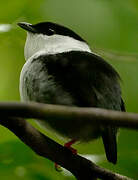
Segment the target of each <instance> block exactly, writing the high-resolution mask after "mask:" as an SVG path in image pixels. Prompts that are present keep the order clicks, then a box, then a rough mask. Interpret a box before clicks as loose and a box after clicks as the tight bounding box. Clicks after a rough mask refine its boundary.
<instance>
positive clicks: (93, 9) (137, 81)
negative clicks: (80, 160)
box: [0, 0, 138, 180]
mask: <svg viewBox="0 0 138 180" xmlns="http://www.w3.org/2000/svg"><path fill="white" fill-rule="evenodd" d="M20 21H26V22H30V23H37V22H40V21H54V22H57V23H60V24H64V25H66V26H68V27H70V28H72V29H73V30H75V31H76V32H77V33H79V34H80V35H81V36H82V37H83V38H84V39H86V40H87V41H88V42H89V44H90V46H91V48H92V49H93V51H95V52H97V53H98V54H100V55H102V57H104V58H105V59H106V60H107V61H109V62H110V63H111V64H112V65H113V66H114V67H115V68H116V69H117V71H118V72H119V73H120V75H121V77H122V90H123V98H124V100H125V103H126V108H127V111H129V112H138V108H137V107H138V1H137V0H121V1H120V0H112V1H109V0H75V1H74V0H70V1H67V0H60V1H57V0H39V1H34V0H22V1H19V0H14V1H11V0H7V1H1V6H0V101H15V100H18V101H19V100H20V97H19V89H18V86H19V75H20V71H21V68H22V66H23V64H24V55H23V47H24V43H25V38H26V33H25V32H24V31H23V30H22V29H20V28H19V27H17V25H16V23H17V22H20ZM30 122H31V123H32V121H30ZM33 124H34V123H33ZM34 125H35V124H34ZM35 126H36V125H35ZM38 128H39V127H38ZM42 131H43V130H42ZM45 133H46V134H48V135H49V136H51V137H52V138H53V139H55V140H57V141H58V142H60V143H62V144H63V142H62V141H61V140H59V139H57V138H56V137H54V136H53V135H52V134H49V133H47V132H45ZM74 147H75V148H77V149H78V152H79V153H80V154H89V157H91V158H92V159H93V160H95V161H96V162H97V163H98V164H99V165H101V166H103V167H106V168H109V169H111V170H113V171H116V172H118V173H121V174H124V175H127V176H130V177H132V178H134V179H138V132H136V131H131V130H120V135H119V138H118V163H117V165H115V166H113V165H112V164H110V163H108V162H107V161H106V159H105V155H104V149H103V145H102V141H101V139H99V140H96V141H94V142H91V143H88V144H85V145H83V144H77V145H75V146H74ZM90 154H92V155H95V156H90ZM0 178H1V179H2V180H9V179H19V180H20V179H21V180H52V179H54V180H71V179H74V177H72V176H70V175H69V174H68V173H67V172H63V173H58V172H56V171H55V169H54V165H53V163H52V162H50V161H49V160H47V159H44V158H42V157H39V156H37V155H36V154H35V153H34V152H32V150H30V148H29V147H27V146H26V145H24V144H23V143H22V142H21V141H20V140H18V138H17V137H16V136H15V135H13V134H12V133H11V132H10V131H9V130H7V129H6V128H4V127H0Z"/></svg>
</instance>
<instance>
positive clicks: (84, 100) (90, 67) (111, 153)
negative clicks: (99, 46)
mask: <svg viewBox="0 0 138 180" xmlns="http://www.w3.org/2000/svg"><path fill="white" fill-rule="evenodd" d="M33 61H41V63H42V64H43V66H42V67H43V68H45V69H46V71H47V72H48V74H49V75H51V76H52V77H53V78H54V81H55V82H57V83H58V84H60V85H61V87H62V88H63V89H64V90H65V91H67V92H68V93H69V94H70V95H71V96H72V97H73V99H74V100H75V101H74V102H75V103H74V105H75V106H81V107H100V108H105V109H113V110H119V111H121V110H122V111H124V110H125V107H124V103H123V101H122V98H121V90H120V84H119V79H120V77H119V75H118V73H117V72H116V71H115V69H114V68H113V67H112V66H111V65H110V64H108V63H107V62H106V61H104V60H103V59H102V58H101V57H99V56H97V55H95V54H92V53H88V52H81V51H71V52H65V53H60V54H52V55H42V56H40V57H39V58H36V59H34V60H33ZM116 134H117V128H115V127H110V126H108V127H103V128H102V130H101V135H102V139H103V143H104V147H105V151H106V156H107V159H108V160H109V161H110V162H113V163H116V161H117V143H116Z"/></svg>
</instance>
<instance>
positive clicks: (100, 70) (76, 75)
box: [19, 22, 125, 163]
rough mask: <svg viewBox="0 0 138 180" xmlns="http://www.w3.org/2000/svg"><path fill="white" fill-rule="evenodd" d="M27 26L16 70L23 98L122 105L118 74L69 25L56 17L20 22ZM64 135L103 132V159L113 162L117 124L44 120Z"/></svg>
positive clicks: (87, 138) (90, 135) (84, 136)
mask: <svg viewBox="0 0 138 180" xmlns="http://www.w3.org/2000/svg"><path fill="white" fill-rule="evenodd" d="M19 26H21V27H22V28H23V29H26V30H27V32H28V35H27V40H26V45H25V59H26V63H25V65H24V66H23V69H22V72H21V76H20V95H21V99H22V100H23V101H36V102H42V103H50V104H60V105H67V106H78V107H99V108H105V109H112V110H119V111H124V110H125V108H124V103H123V100H122V98H121V89H120V84H119V79H120V78H119V75H118V73H117V72H116V71H115V69H114V68H113V67H112V66H111V65H110V64H108V63H107V62H106V61H104V60H103V59H102V58H101V57H100V56H98V55H96V54H94V53H93V52H91V50H90V48H89V46H88V44H87V43H86V41H84V40H83V39H82V38H81V37H80V36H79V35H77V34H76V33H75V32H73V31H72V30H70V29H68V28H66V27H63V26H61V25H58V24H55V23H50V22H46V23H39V24H36V25H31V24H28V23H19ZM43 125H44V126H45V127H48V126H50V127H51V128H52V129H53V130H55V131H56V132H58V133H59V134H61V135H62V136H65V137H68V138H71V139H77V140H79V141H84V142H85V141H90V140H92V139H94V138H98V137H100V136H102V139H103V143H104V147H105V151H106V156H107V159H108V160H109V161H110V162H112V163H116V161H117V144H116V134H117V128H115V127H110V126H107V127H101V126H100V127H99V126H98V125H97V126H94V127H90V126H89V125H87V123H86V126H85V127H84V126H83V127H81V126H79V124H77V125H76V124H74V122H72V121H71V122H69V123H67V122H66V121H63V122H62V124H61V123H60V124H59V123H58V121H57V120H56V119H53V120H52V121H48V120H46V121H45V122H43Z"/></svg>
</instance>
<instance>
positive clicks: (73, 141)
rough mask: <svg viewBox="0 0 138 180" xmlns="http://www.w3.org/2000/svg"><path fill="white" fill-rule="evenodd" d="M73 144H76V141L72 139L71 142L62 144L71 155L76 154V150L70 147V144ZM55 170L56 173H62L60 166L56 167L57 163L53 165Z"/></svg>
mask: <svg viewBox="0 0 138 180" xmlns="http://www.w3.org/2000/svg"><path fill="white" fill-rule="evenodd" d="M75 142H76V140H75V139H73V140H71V141H69V142H67V143H65V144H64V147H66V148H68V149H69V150H71V152H72V153H73V154H77V150H76V149H74V148H72V147H71V146H72V144H74V143H75ZM55 169H56V171H58V172H61V171H62V169H61V166H60V165H58V164H57V163H55Z"/></svg>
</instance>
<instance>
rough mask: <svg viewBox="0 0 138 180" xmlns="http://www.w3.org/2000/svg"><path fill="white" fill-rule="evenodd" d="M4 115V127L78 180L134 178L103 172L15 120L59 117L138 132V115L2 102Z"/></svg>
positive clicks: (25, 122)
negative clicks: (132, 129)
mask: <svg viewBox="0 0 138 180" xmlns="http://www.w3.org/2000/svg"><path fill="white" fill-rule="evenodd" d="M0 114H1V120H0V124H1V125H3V126H5V127H7V128H8V129H9V130H10V131H12V132H13V133H14V134H15V135H16V136H17V137H19V138H20V139H21V140H22V141H23V142H24V143H25V144H27V145H28V146H29V147H30V148H31V149H32V150H33V151H35V152H36V153H37V154H39V155H40V156H43V157H46V158H48V159H50V160H52V161H53V162H57V163H58V164H59V165H61V166H62V167H64V168H66V169H67V170H69V171H70V172H72V174H74V176H75V177H76V178H77V179H78V180H84V179H86V180H94V179H97V178H100V179H102V180H130V178H127V177H124V176H121V175H119V174H116V173H113V172H111V171H109V170H106V169H103V168H101V167H99V166H97V165H95V164H94V163H92V162H91V161H89V160H87V159H85V158H83V157H81V156H79V155H74V154H72V153H71V151H70V150H68V149H67V148H65V147H63V146H61V145H59V144H58V143H56V142H54V141H53V140H52V139H50V138H48V137H47V136H45V135H44V134H42V133H40V132H39V131H38V130H36V129H35V128H34V127H32V126H31V125H30V124H29V123H28V122H27V121H25V120H24V119H21V118H15V117H24V118H40V119H45V120H46V119H47V118H52V119H53V117H56V118H58V119H57V120H60V119H66V120H68V121H69V120H70V119H71V118H73V119H74V118H75V119H74V120H75V121H79V123H80V122H81V123H82V124H83V120H84V119H85V122H86V120H87V121H88V122H90V124H95V123H99V124H104V125H105V124H113V125H115V126H121V127H129V126H131V128H135V129H137V128H138V115H137V114H134V113H121V112H114V111H107V110H103V109H96V108H84V109H83V108H74V107H66V106H56V105H44V104H38V103H26V104H25V103H0ZM12 117H14V118H12ZM95 118H96V119H97V120H96V121H95V120H94V119H95ZM101 118H103V120H101ZM118 118H119V120H118ZM115 121H117V123H116V122H115ZM131 122H132V123H131ZM129 123H130V124H131V125H129ZM134 125H135V126H134Z"/></svg>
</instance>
